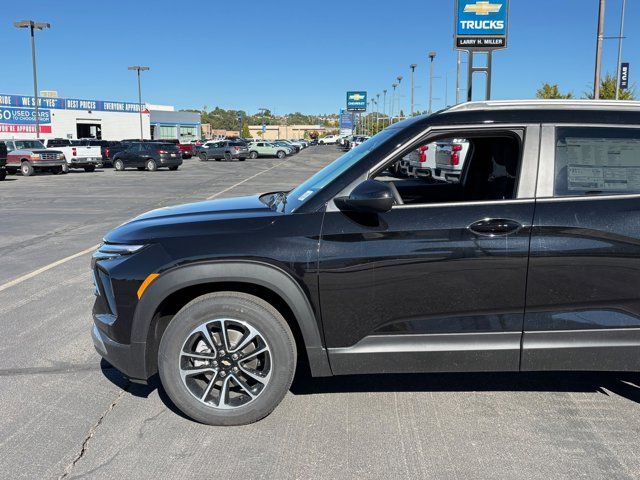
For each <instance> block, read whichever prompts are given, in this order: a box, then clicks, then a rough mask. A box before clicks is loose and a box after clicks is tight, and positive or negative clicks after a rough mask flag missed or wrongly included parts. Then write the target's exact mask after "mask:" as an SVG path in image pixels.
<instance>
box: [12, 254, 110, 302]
mask: <svg viewBox="0 0 640 480" xmlns="http://www.w3.org/2000/svg"><path fill="white" fill-rule="evenodd" d="M99 246H100V244H97V245H93V246H92V247H89V248H87V249H85V250H82V251H81V252H78V253H74V254H73V255H69V256H68V257H65V258H62V259H60V260H58V261H56V262H53V263H50V264H49V265H45V266H44V267H41V268H39V269H37V270H34V271H33V272H31V273H27V274H26V275H23V276H21V277H18V278H16V279H13V280H11V281H10V282H7V283H5V284H3V285H0V292H1V291H3V290H6V289H7V288H10V287H14V286H16V285H18V284H19V283H22V282H24V281H26V280H29V279H30V278H33V277H35V276H37V275H40V274H41V273H44V272H46V271H47V270H51V269H52V268H55V267H57V266H58V265H62V264H63V263H67V262H68V261H70V260H73V259H74V258H78V257H81V256H82V255H86V254H87V253H91V252H93V251H95V250H96V249H97V248H98V247H99Z"/></svg>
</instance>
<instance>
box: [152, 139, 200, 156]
mask: <svg viewBox="0 0 640 480" xmlns="http://www.w3.org/2000/svg"><path fill="white" fill-rule="evenodd" d="M152 141H153V142H161V143H173V144H174V145H175V146H176V147H178V148H179V149H180V153H181V154H182V158H191V157H193V155H194V153H195V152H194V149H193V144H191V143H180V140H178V139H175V140H174V139H171V140H165V139H162V140H160V139H155V140H152Z"/></svg>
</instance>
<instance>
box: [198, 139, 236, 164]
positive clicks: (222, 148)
mask: <svg viewBox="0 0 640 480" xmlns="http://www.w3.org/2000/svg"><path fill="white" fill-rule="evenodd" d="M248 157H249V149H248V148H247V146H246V145H245V143H244V142H238V141H233V142H230V141H227V140H223V141H220V142H214V143H210V144H208V145H206V146H205V147H203V148H202V149H198V158H200V160H202V161H206V160H211V159H213V160H216V161H220V160H225V161H227V162H230V161H232V160H239V161H241V162H244V161H245V160H246V159H247V158H248Z"/></svg>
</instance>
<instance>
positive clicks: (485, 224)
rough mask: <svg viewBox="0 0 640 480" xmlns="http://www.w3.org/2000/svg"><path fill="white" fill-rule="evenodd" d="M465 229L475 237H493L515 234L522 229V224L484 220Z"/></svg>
mask: <svg viewBox="0 0 640 480" xmlns="http://www.w3.org/2000/svg"><path fill="white" fill-rule="evenodd" d="M467 228H468V229H469V230H471V231H472V232H473V233H475V234H476V235H484V236H489V237H494V236H498V235H509V234H510V233H515V232H517V231H518V230H520V229H521V228H522V224H521V223H520V222H516V221H515V220H509V219H508V218H485V219H482V220H478V221H477V222H474V223H472V224H471V225H469V226H468V227H467Z"/></svg>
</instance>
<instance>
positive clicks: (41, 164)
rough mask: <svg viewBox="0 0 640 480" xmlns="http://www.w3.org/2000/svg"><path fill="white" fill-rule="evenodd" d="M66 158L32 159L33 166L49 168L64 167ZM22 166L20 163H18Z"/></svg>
mask: <svg viewBox="0 0 640 480" xmlns="http://www.w3.org/2000/svg"><path fill="white" fill-rule="evenodd" d="M64 163H65V161H64V160H41V161H35V160H31V166H32V167H33V168H49V167H62V166H63V165H64ZM16 166H17V167H20V165H16Z"/></svg>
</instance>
